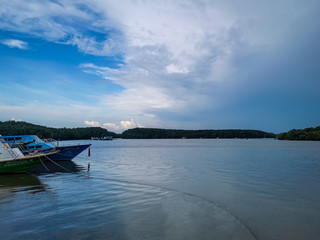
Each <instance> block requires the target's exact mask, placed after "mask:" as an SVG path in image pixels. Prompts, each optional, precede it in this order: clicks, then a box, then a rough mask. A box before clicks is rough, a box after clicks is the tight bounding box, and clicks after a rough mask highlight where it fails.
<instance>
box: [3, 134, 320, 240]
mask: <svg viewBox="0 0 320 240" xmlns="http://www.w3.org/2000/svg"><path fill="white" fill-rule="evenodd" d="M86 142H87V141H86ZM91 143H92V144H93V145H92V146H91V157H90V158H88V156H87V152H83V153H82V154H81V155H80V156H78V157H77V158H75V159H74V161H73V162H69V163H61V165H63V166H64V168H65V169H68V170H71V171H73V172H76V173H70V172H66V170H65V169H64V170H59V168H57V166H55V165H52V164H47V167H48V168H49V169H50V170H54V169H56V170H59V171H56V172H54V173H45V174H32V175H28V174H18V175H2V176H0V236H1V239H21V238H22V239H24V240H25V239H117V240H118V239H119V240H120V239H148V240H149V239H150V240H152V239H184V240H188V239H195V240H198V239H267V240H273V239H279V240H280V239H281V240H283V239H290V240H295V239H320V200H319V199H320V142H298V141H297V142H288V141H276V140H270V139H263V140H240V139H238V140H237V139H232V140H222V139H215V140H205V139H198V140H187V139H181V140H114V141H93V142H91ZM88 162H90V163H91V168H90V171H89V172H87V171H86V168H87V164H88ZM63 171H64V172H63Z"/></svg>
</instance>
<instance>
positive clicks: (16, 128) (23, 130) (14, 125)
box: [0, 121, 118, 140]
mask: <svg viewBox="0 0 320 240" xmlns="http://www.w3.org/2000/svg"><path fill="white" fill-rule="evenodd" d="M0 134H1V135H2V136H11V135H37V136H38V137H39V138H42V139H43V138H53V139H56V140H77V139H90V138H91V137H104V136H112V137H118V135H117V134H116V133H114V132H109V131H108V130H107V129H104V128H100V127H85V128H50V127H44V126H40V125H36V124H32V123H27V122H22V121H21V122H20V121H19V122H16V121H5V122H1V121H0Z"/></svg>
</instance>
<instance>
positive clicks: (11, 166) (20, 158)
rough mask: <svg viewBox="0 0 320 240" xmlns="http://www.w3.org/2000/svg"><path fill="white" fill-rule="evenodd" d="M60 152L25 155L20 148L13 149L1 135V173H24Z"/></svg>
mask: <svg viewBox="0 0 320 240" xmlns="http://www.w3.org/2000/svg"><path fill="white" fill-rule="evenodd" d="M58 152H59V151H58V150H54V151H51V152H49V153H36V154H29V155H27V156H25V155H23V153H22V152H21V151H20V149H19V148H11V147H10V146H9V145H8V144H7V143H6V141H5V140H4V139H3V137H2V136H1V135H0V173H22V172H27V171H29V170H30V169H32V168H34V167H36V166H37V165H39V164H40V163H41V162H43V161H46V160H48V159H49V157H52V156H54V154H57V153H58Z"/></svg>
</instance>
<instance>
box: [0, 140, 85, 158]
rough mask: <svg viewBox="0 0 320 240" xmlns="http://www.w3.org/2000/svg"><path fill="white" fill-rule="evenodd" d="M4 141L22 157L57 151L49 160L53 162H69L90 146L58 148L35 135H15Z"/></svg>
mask: <svg viewBox="0 0 320 240" xmlns="http://www.w3.org/2000/svg"><path fill="white" fill-rule="evenodd" d="M3 138H4V140H5V141H6V142H7V143H8V144H9V146H11V147H18V148H19V149H20V150H21V152H22V153H23V154H24V155H28V154H30V153H35V152H37V153H39V152H41V153H48V152H51V151H54V150H59V153H57V154H55V155H53V156H52V157H51V158H50V159H51V160H53V161H69V160H72V159H73V158H75V157H76V156H77V155H79V154H80V153H81V152H83V151H84V150H86V149H87V148H88V147H90V145H91V144H76V145H69V146H59V142H58V141H57V142H56V144H54V142H53V141H52V140H50V141H49V140H47V139H44V140H42V139H40V138H39V137H38V136H37V135H17V136H3Z"/></svg>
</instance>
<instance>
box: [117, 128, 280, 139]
mask: <svg viewBox="0 0 320 240" xmlns="http://www.w3.org/2000/svg"><path fill="white" fill-rule="evenodd" d="M274 137H275V134H273V133H267V132H263V131H258V130H240V129H229V130H176V129H158V128H134V129H129V130H126V131H124V132H123V133H122V138H130V139H151V138H153V139H155V138H274Z"/></svg>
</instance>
